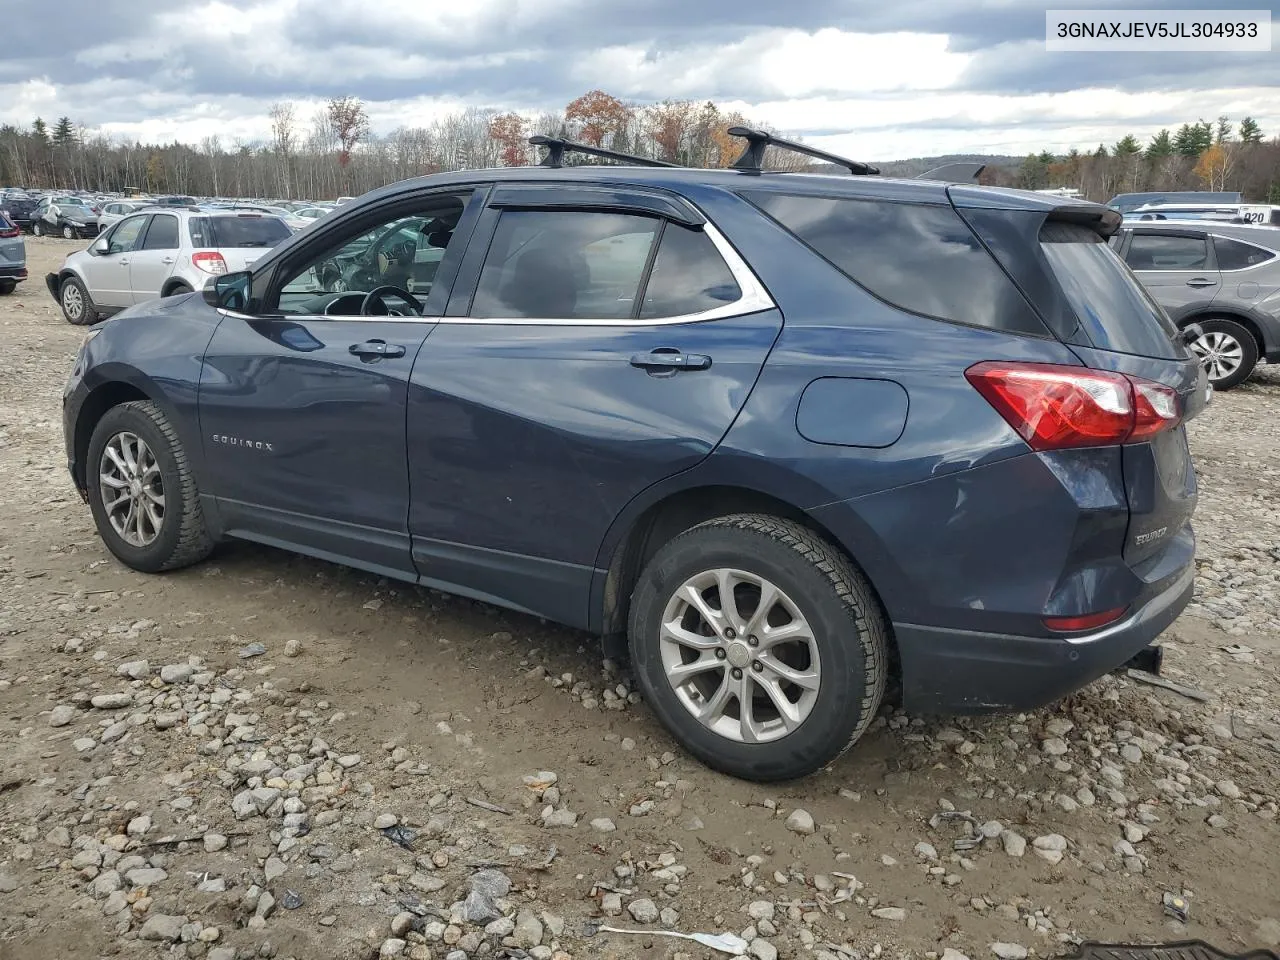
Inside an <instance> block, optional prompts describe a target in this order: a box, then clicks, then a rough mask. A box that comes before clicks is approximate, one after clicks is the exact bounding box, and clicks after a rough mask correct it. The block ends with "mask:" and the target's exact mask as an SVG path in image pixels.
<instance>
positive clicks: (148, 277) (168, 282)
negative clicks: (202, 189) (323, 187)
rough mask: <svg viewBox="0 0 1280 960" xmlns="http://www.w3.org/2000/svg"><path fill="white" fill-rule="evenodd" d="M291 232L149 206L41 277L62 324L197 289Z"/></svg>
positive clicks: (246, 219)
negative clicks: (60, 316) (59, 309)
mask: <svg viewBox="0 0 1280 960" xmlns="http://www.w3.org/2000/svg"><path fill="white" fill-rule="evenodd" d="M291 235H292V232H291V231H290V230H289V228H288V227H287V226H286V225H285V223H284V221H283V220H281V219H280V218H279V217H273V216H267V215H265V214H261V213H257V212H250V211H243V210H241V211H236V210H199V209H195V208H184V207H178V208H150V209H147V210H143V211H139V212H138V213H134V214H130V215H129V216H127V217H125V218H124V219H122V220H121V221H120V222H119V223H117V224H116V225H115V226H113V227H110V228H109V229H108V230H107V231H106V232H105V233H103V234H102V235H101V236H100V237H98V239H97V240H95V241H94V242H93V243H91V244H89V246H88V247H87V248H86V249H84V250H79V251H77V252H75V253H73V254H71V255H70V256H68V257H67V259H66V260H65V261H64V262H63V264H62V266H61V267H60V268H59V269H58V270H57V272H55V273H50V274H48V275H47V276H46V277H45V284H46V285H47V286H48V288H49V292H50V293H51V294H53V296H54V298H55V299H56V300H57V301H58V303H59V304H60V305H61V307H62V315H63V316H64V317H66V319H67V322H68V323H74V324H77V325H79V324H90V323H94V322H96V321H97V320H99V319H101V318H103V317H107V316H110V315H111V314H113V313H116V312H117V311H119V310H123V309H125V308H126V307H131V306H133V305H134V304H135V303H144V302H146V301H147V300H154V299H155V298H156V297H171V296H176V295H177V294H182V293H191V292H192V291H195V290H202V289H204V285H205V281H207V280H209V279H211V278H212V277H216V276H219V275H221V274H224V273H235V272H237V271H240V270H245V269H247V268H248V267H249V266H250V265H251V264H252V263H253V262H254V261H256V260H257V259H258V258H259V257H260V256H262V254H263V251H265V250H267V249H269V248H271V247H273V246H275V245H276V244H277V243H279V242H280V241H281V240H284V239H286V238H288V237H289V236H291Z"/></svg>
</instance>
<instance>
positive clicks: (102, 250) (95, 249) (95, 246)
mask: <svg viewBox="0 0 1280 960" xmlns="http://www.w3.org/2000/svg"><path fill="white" fill-rule="evenodd" d="M109 248H110V243H109V242H108V240H107V238H106V237H105V236H103V237H99V238H98V239H97V240H95V241H93V243H91V244H89V253H90V255H92V256H95V257H101V256H105V255H106V252H107V250H108V249H109Z"/></svg>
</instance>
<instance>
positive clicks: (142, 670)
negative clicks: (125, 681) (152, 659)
mask: <svg viewBox="0 0 1280 960" xmlns="http://www.w3.org/2000/svg"><path fill="white" fill-rule="evenodd" d="M116 673H117V674H119V675H120V676H122V677H128V678H129V679H130V680H141V679H142V678H143V677H147V676H150V675H151V664H149V663H148V662H147V661H146V660H130V661H128V662H127V663H122V664H120V666H118V667H116Z"/></svg>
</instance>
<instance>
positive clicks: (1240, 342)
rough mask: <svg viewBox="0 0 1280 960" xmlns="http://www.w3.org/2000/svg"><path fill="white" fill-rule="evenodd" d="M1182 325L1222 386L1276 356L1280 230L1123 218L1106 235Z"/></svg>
mask: <svg viewBox="0 0 1280 960" xmlns="http://www.w3.org/2000/svg"><path fill="white" fill-rule="evenodd" d="M1111 242H1112V245H1113V246H1115V247H1116V249H1117V250H1118V252H1119V253H1120V255H1121V256H1122V257H1124V259H1125V262H1126V263H1128V264H1129V269H1131V270H1132V271H1133V272H1134V273H1135V274H1136V275H1137V277H1138V279H1139V280H1141V281H1142V284H1143V286H1145V287H1146V288H1147V291H1148V292H1149V293H1150V294H1151V295H1152V297H1154V298H1155V299H1156V301H1158V302H1159V304H1160V305H1161V306H1162V307H1164V308H1165V310H1166V311H1167V312H1168V314H1169V316H1170V318H1171V319H1172V320H1173V321H1174V323H1175V324H1177V325H1178V326H1179V327H1181V328H1186V327H1189V326H1191V325H1192V324H1195V325H1197V326H1198V327H1199V333H1198V334H1196V335H1195V336H1193V337H1192V338H1191V339H1190V340H1188V343H1189V344H1190V346H1191V349H1193V350H1194V351H1195V352H1196V353H1197V354H1199V356H1200V359H1201V361H1202V362H1203V363H1204V366H1205V369H1206V370H1207V371H1208V374H1209V381H1210V382H1211V383H1212V384H1213V385H1214V387H1215V388H1217V389H1219V390H1229V389H1231V388H1232V387H1234V386H1237V385H1238V384H1241V383H1243V382H1244V381H1245V380H1247V379H1248V378H1249V375H1250V374H1252V373H1253V370H1254V367H1255V366H1257V364H1258V362H1259V361H1266V362H1267V363H1275V362H1277V361H1280V227H1268V226H1253V225H1246V224H1234V223H1220V222H1215V221H1211V220H1181V221H1179V220H1150V221H1125V223H1124V226H1123V228H1122V229H1121V230H1120V232H1119V233H1117V234H1116V235H1115V236H1114V237H1113V238H1112V240H1111Z"/></svg>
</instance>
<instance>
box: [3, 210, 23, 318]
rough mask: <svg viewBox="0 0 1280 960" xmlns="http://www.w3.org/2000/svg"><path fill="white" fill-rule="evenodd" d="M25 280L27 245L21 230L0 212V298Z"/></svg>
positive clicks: (11, 291)
mask: <svg viewBox="0 0 1280 960" xmlns="http://www.w3.org/2000/svg"><path fill="white" fill-rule="evenodd" d="M25 279H27V245H26V243H24V242H23V240H22V229H21V228H20V227H19V226H18V225H17V224H16V223H14V222H13V221H12V220H10V219H9V217H8V215H7V214H5V212H4V211H3V210H0V297H4V296H8V295H9V294H11V293H13V291H14V290H16V289H17V287H18V284H19V283H20V282H22V281H23V280H25Z"/></svg>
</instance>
